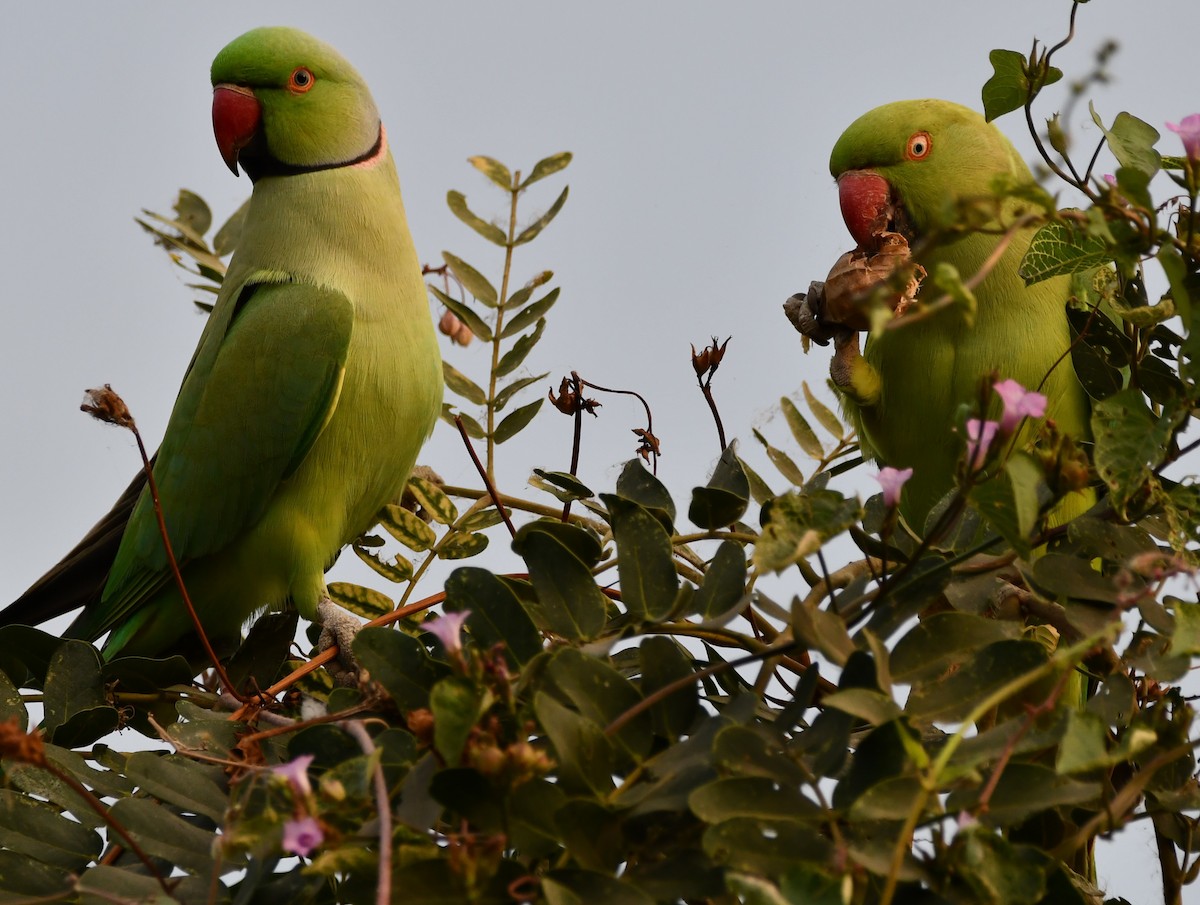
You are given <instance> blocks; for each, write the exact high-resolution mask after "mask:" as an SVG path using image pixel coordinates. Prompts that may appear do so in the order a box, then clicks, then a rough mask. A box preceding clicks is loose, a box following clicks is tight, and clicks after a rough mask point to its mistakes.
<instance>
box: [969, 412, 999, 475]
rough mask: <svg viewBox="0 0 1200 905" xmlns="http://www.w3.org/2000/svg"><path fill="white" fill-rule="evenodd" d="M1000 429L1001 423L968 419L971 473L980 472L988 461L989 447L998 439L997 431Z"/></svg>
mask: <svg viewBox="0 0 1200 905" xmlns="http://www.w3.org/2000/svg"><path fill="white" fill-rule="evenodd" d="M999 429H1000V424H999V422H996V421H981V420H980V419H978V418H968V419H967V461H968V462H969V463H970V465H969V467H970V469H971V471H979V469H981V468H983V463H984V462H985V461H986V460H987V453H988V447H990V446H991V445H992V441H993V440H994V439H996V431H997V430H999Z"/></svg>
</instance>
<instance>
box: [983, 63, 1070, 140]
mask: <svg viewBox="0 0 1200 905" xmlns="http://www.w3.org/2000/svg"><path fill="white" fill-rule="evenodd" d="M988 60H990V61H991V64H992V69H993V73H992V77H991V78H989V79H988V80H987V82H985V83H984V86H983V114H984V118H985V119H987V121H988V122H991V121H992V120H994V119H996V118H997V117H999V116H1003V115H1004V114H1005V113H1011V112H1012V111H1013V110H1019V109H1021V108H1022V107H1024V106H1025V103H1026V101H1031V100H1033V98H1034V97H1036V96H1037V94H1038V92H1039V91H1040V90H1041V89H1042V88H1044V87H1045V86H1047V85H1053V84H1054V83H1055V82H1057V81H1058V80H1059V79H1061V78H1062V70H1060V69H1056V68H1055V67H1053V66H1047V67H1045V69H1044V70H1043V71H1042V72H1041V74H1040V77H1035V80H1034V82H1033V83H1032V84H1031V82H1030V77H1029V60H1028V59H1027V58H1026V57H1025V55H1024V54H1021V53H1017V52H1016V51H1015V50H993V51H992V52H991V53H989V54H988Z"/></svg>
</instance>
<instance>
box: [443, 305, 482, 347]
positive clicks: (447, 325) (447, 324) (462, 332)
mask: <svg viewBox="0 0 1200 905" xmlns="http://www.w3.org/2000/svg"><path fill="white" fill-rule="evenodd" d="M438 330H439V331H440V332H441V333H442V335H444V336H448V337H450V341H451V342H452V343H455V344H456V345H459V346H469V345H470V344H471V340H473V339H474V338H475V334H474V333H472V332H471V328H470V327H468V326H467V325H466V324H464V323H463V322H462V321H461V320H459V318H458V315H456V314H455V313H454V312H453V311H450V310H447V311H446V313H445V314H443V315H442V319H441V320H440V321H438Z"/></svg>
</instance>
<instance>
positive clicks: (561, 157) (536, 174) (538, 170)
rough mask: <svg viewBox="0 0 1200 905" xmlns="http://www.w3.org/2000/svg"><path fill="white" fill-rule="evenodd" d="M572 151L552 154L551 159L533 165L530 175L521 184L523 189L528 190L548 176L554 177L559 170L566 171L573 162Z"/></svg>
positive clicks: (544, 159) (547, 158)
mask: <svg viewBox="0 0 1200 905" xmlns="http://www.w3.org/2000/svg"><path fill="white" fill-rule="evenodd" d="M571 156H572V155H571V152H570V151H560V152H559V153H557V154H551V155H550V156H549V157H543V158H542V159H541V160H539V161H538V162H537V163H535V164H534V165H533V169H532V170H530V171H529V175H528V176H526V177H525V180H524V181H523V182H522V183H521V188H522V189H527V188H529V187H530V186H531V185H533V184H534V183H535V182H537V181H539V180H541V179H545V178H546V177H547V176H552V175H554V174H555V173H557V172H558V171H559V170H563V169H566V167H567V165H568V164H569V163H570V162H571Z"/></svg>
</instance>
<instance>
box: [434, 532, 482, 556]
mask: <svg viewBox="0 0 1200 905" xmlns="http://www.w3.org/2000/svg"><path fill="white" fill-rule="evenodd" d="M487 546H488V537H487V535H486V534H473V533H469V532H466V531H451V532H450V533H449V534H447V535H446V536H445V537H444V538H442V542H441V543H440V544H438V546H437V556H438V559H469V558H470V557H472V556H478V555H479V554H480V553H482V552H483V551H484V550H486V549H487Z"/></svg>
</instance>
